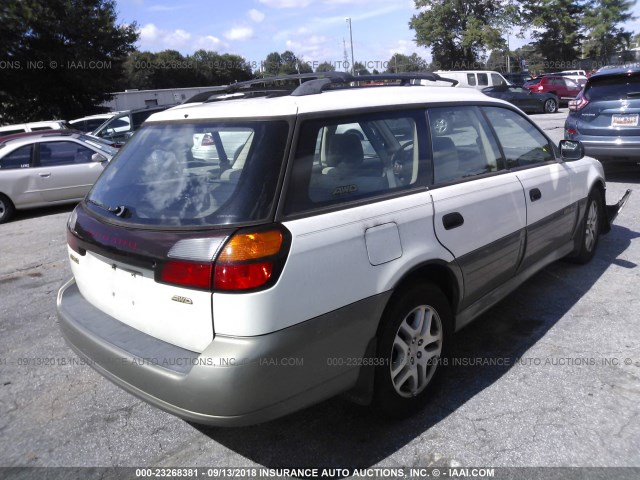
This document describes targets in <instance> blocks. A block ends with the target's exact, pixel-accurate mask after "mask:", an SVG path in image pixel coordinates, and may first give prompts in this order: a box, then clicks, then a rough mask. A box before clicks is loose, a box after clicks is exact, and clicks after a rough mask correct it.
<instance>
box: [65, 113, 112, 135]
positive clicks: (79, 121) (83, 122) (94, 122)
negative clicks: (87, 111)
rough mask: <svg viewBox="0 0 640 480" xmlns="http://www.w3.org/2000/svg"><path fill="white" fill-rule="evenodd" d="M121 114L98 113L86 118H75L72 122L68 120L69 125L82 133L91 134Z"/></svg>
mask: <svg viewBox="0 0 640 480" xmlns="http://www.w3.org/2000/svg"><path fill="white" fill-rule="evenodd" d="M118 113H121V112H109V113H99V114H97V115H89V116H87V117H82V118H76V119H74V120H69V125H70V126H71V127H72V128H74V129H75V130H78V131H80V132H83V133H88V132H93V131H94V130H95V129H96V128H98V127H99V126H101V125H102V124H103V123H104V122H106V121H107V120H109V119H111V118H112V117H114V116H115V115H117V114H118Z"/></svg>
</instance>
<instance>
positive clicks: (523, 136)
mask: <svg viewBox="0 0 640 480" xmlns="http://www.w3.org/2000/svg"><path fill="white" fill-rule="evenodd" d="M484 111H485V113H486V115H487V117H488V118H489V121H490V122H491V125H492V126H493V129H494V130H495V132H496V135H497V136H498V141H499V142H500V144H501V146H502V150H503V152H504V155H505V158H506V162H507V168H516V167H525V166H530V165H536V164H540V163H544V162H548V161H551V160H555V156H554V153H553V147H552V146H551V144H550V143H549V141H548V140H547V138H546V137H545V136H544V135H543V134H542V133H541V132H540V131H539V130H538V129H537V128H536V127H535V126H534V125H532V124H531V123H530V122H528V121H527V120H526V119H524V118H523V117H521V116H520V115H518V114H517V113H515V112H513V111H511V110H507V109H506V108H496V107H489V108H486V109H484Z"/></svg>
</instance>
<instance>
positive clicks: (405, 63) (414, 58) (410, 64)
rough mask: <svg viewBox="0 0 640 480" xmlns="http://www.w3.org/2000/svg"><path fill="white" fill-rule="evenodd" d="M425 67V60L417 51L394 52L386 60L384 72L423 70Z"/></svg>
mask: <svg viewBox="0 0 640 480" xmlns="http://www.w3.org/2000/svg"><path fill="white" fill-rule="evenodd" d="M427 67H428V65H427V62H426V60H425V59H424V58H422V57H420V56H419V55H418V54H417V53H412V54H411V55H403V54H402V53H394V54H393V55H392V57H391V58H390V59H389V61H388V62H387V70H386V73H406V72H424V71H425V70H427Z"/></svg>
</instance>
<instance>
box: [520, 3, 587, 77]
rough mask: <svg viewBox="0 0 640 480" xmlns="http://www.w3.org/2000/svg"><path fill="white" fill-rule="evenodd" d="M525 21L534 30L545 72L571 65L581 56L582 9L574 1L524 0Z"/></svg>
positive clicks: (533, 35)
mask: <svg viewBox="0 0 640 480" xmlns="http://www.w3.org/2000/svg"><path fill="white" fill-rule="evenodd" d="M523 10H524V15H523V16H524V18H525V21H526V22H528V24H530V25H531V26H533V27H534V31H533V33H532V38H533V39H534V42H533V45H534V46H535V48H536V50H537V51H538V52H539V53H540V54H541V55H542V56H543V57H544V58H545V60H546V62H545V69H546V70H547V71H550V70H551V71H553V70H562V69H564V68H565V67H567V66H571V64H572V62H573V61H575V60H577V59H578V58H579V56H580V46H581V44H582V40H583V38H584V35H583V33H582V32H583V28H582V26H583V19H584V12H585V8H584V5H583V4H582V3H579V2H576V1H575V0H525V2H524V3H523Z"/></svg>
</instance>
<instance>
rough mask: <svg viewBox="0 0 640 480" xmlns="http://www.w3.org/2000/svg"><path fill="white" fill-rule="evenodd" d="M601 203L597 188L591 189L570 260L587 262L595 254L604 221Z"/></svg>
mask: <svg viewBox="0 0 640 480" xmlns="http://www.w3.org/2000/svg"><path fill="white" fill-rule="evenodd" d="M603 203H604V202H603V200H602V194H601V193H600V192H599V191H598V190H592V191H591V193H590V194H589V197H588V198H587V207H586V209H585V212H584V218H583V219H582V221H581V226H580V230H579V232H578V238H577V239H576V241H577V242H579V243H577V245H576V249H575V250H574V252H573V255H572V256H571V257H570V260H571V261H573V262H575V263H580V264H584V263H588V262H589V261H591V259H592V258H593V256H594V255H595V254H596V249H597V248H598V239H599V237H600V232H601V231H602V222H603V221H604V205H603Z"/></svg>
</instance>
